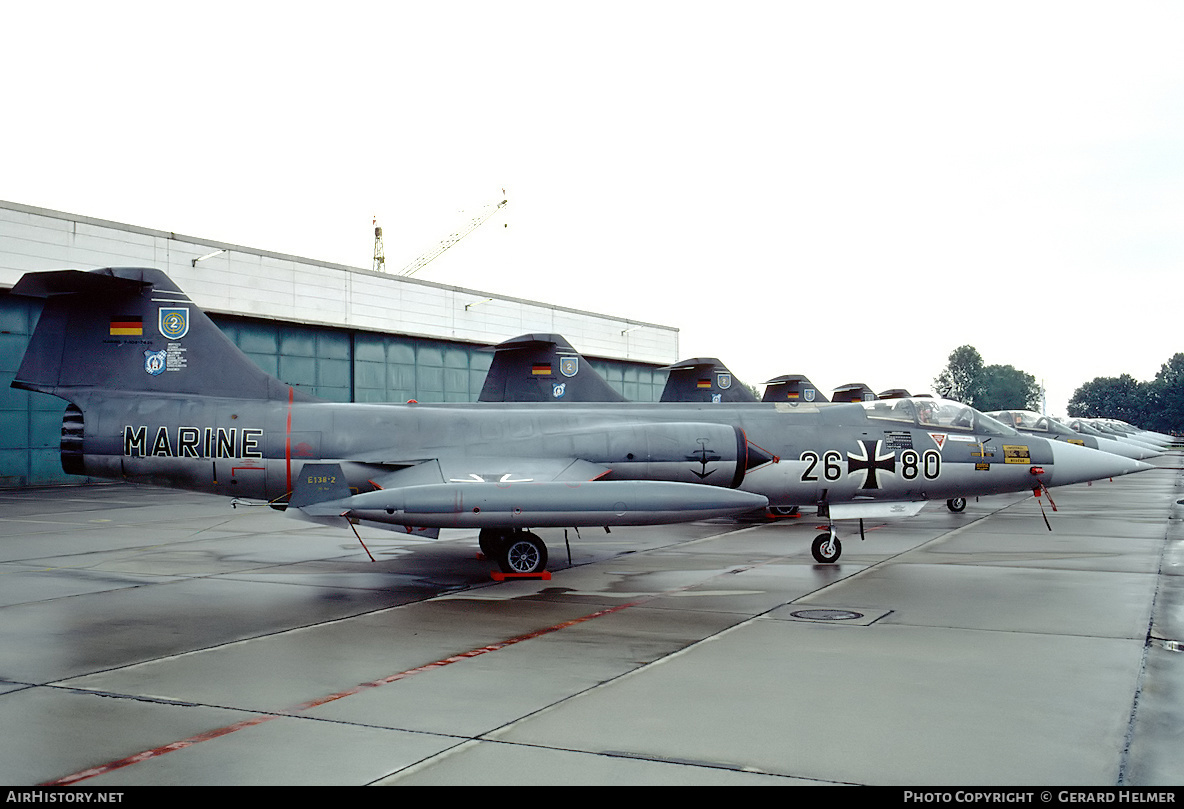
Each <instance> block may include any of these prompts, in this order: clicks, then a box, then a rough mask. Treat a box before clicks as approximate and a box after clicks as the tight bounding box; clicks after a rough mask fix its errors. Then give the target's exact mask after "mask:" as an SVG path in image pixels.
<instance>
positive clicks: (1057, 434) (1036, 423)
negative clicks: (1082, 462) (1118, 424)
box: [987, 410, 1163, 461]
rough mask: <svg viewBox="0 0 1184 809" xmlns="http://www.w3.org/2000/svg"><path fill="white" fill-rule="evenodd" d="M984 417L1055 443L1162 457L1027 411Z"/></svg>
mask: <svg viewBox="0 0 1184 809" xmlns="http://www.w3.org/2000/svg"><path fill="white" fill-rule="evenodd" d="M987 415H988V416H992V417H993V418H997V419H999V421H1001V422H1003V423H1004V424H1009V425H1011V426H1012V427H1015V428H1016V429H1017V430H1019V431H1020V432H1021V433H1025V434H1029V435H1039V436H1042V437H1043V436H1047V437H1048V438H1053V439H1056V440H1057V441H1068V442H1069V443H1070V444H1079V445H1081V446H1083V447H1090V448H1092V449H1100V450H1102V451H1103V452H1112V453H1114V454H1115V455H1121V456H1123V457H1124V458H1135V459H1136V460H1140V461H1141V460H1146V459H1147V458H1154V457H1155V456H1157V455H1162V454H1163V453H1160V452H1153V451H1152V450H1149V449H1145V448H1142V447H1138V446H1136V445H1134V444H1129V443H1125V442H1122V441H1115V440H1114V439H1112V438H1108V437H1106V436H1104V435H1102V434H1100V433H1099V434H1098V435H1087V434H1086V433H1080V432H1077V431H1076V430H1073V429H1071V428H1070V427H1069V426H1068V425H1066V424H1062V423H1061V422H1059V421H1057V420H1056V419H1054V418H1051V417H1049V416H1042V415H1040V414H1039V413H1033V412H1031V411H1028V410H995V411H992V412H990V413H988V414H987Z"/></svg>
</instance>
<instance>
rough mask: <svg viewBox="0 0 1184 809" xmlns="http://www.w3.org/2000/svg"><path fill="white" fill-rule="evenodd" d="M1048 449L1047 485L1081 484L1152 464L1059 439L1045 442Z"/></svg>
mask: <svg viewBox="0 0 1184 809" xmlns="http://www.w3.org/2000/svg"><path fill="white" fill-rule="evenodd" d="M1049 444H1050V446H1051V448H1052V475H1051V478H1052V480H1051V482H1050V485H1052V486H1067V485H1068V484H1070V483H1084V482H1086V481H1088V480H1104V479H1106V478H1113V477H1118V476H1119V475H1129V474H1131V473H1132V472H1143V471H1145V470H1147V469H1154V468H1155V467H1154V466H1152V465H1151V464H1149V463H1143V462H1142V461H1138V460H1135V459H1134V458H1124V457H1122V456H1121V455H1115V454H1113V453H1110V452H1103V451H1102V450H1099V449H1090V448H1089V447H1082V446H1078V445H1077V444H1067V443H1064V442H1062V441H1051V442H1049Z"/></svg>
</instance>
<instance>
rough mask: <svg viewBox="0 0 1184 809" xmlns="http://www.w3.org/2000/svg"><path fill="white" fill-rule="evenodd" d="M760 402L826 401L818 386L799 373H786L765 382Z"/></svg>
mask: <svg viewBox="0 0 1184 809" xmlns="http://www.w3.org/2000/svg"><path fill="white" fill-rule="evenodd" d="M761 401H762V402H807V403H814V402H828V401H830V400H829V399H827V398H826V397H825V396H823V395H822V393H821V392H820V391H819V390H818V387H817V386H816V385H815V384H814V383H813V382H811V381H810V380H809V379H807V378H806V377H804V376H802V375H801V374H786V375H784V376H779V377H776V378H775V379H770V380H769V381H768V382H766V383H765V395H764V397H763V398H762V399H761Z"/></svg>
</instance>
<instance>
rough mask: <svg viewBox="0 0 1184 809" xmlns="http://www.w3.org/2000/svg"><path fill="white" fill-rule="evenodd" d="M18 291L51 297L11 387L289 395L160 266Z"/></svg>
mask: <svg viewBox="0 0 1184 809" xmlns="http://www.w3.org/2000/svg"><path fill="white" fill-rule="evenodd" d="M12 292H13V294H17V295H27V296H31V297H39V298H45V299H46V303H45V308H44V309H43V311H42V313H41V319H40V320H39V321H38V323H37V328H36V329H35V330H34V332H33V337H32V338H31V340H30V341H29V347H28V349H27V350H26V351H25V356H24V359H23V360H22V361H21V367H20V370H18V371H17V374H16V378H15V379H14V381H13V383H12V385H13V387H16V388H23V389H25V390H33V391H39V392H41V393H51V394H54V395H56V396H60V397H61V398H63V399H71V398H72V394H75V393H81V392H85V391H88V390H113V391H125V392H144V393H179V394H193V395H205V396H233V397H239V398H255V399H278V400H284V401H286V400H287V399H288V397H289V395H290V393H289V392H290V390H291V389H290V388H289V386H288V385H285V384H284V383H283V382H280V381H279V380H278V379H275V378H273V377H271V376H269V375H268V374H267V373H265V372H264V371H263V370H262V369H261V368H259V367H258V366H257V365H255V363H253V362H252V361H251V359H250V358H249V357H247V356H246V355H245V354H243V353H242V352H241V351H240V350H239V349H238V347H237V346H235V345H234V343H232V342H231V341H230V339H229V338H227V337H226V335H225V334H223V333H222V332H221V331H220V330H219V329H218V327H217V326H215V325H214V323H213V321H211V320H210V319H209V318H208V317H207V316H206V314H205V313H204V312H202V311H201V309H199V308H198V307H197V306H196V305H195V304H194V303H193V302H192V301H191V300H189V298H188V297H187V296H186V295H185V293H184V292H182V291H181V290H180V289H179V288H178V287H177V286H176V285H175V284H174V283H173V282H172V281H171V280H170V279H169V277H168V276H167V275H165V274H164V273H163V272H161V271H160V270H155V269H139V268H125V267H117V268H108V269H103V270H93V271H89V272H84V271H81V270H60V271H55V272H37V273H26V274H25V275H24V276H22V277H21V279H20V280H19V281H17V283H16V285H15V286H14V287H13V289H12ZM298 395H299V397H300V398H302V399H307V398H309V397H307V396H305V395H300V394H298Z"/></svg>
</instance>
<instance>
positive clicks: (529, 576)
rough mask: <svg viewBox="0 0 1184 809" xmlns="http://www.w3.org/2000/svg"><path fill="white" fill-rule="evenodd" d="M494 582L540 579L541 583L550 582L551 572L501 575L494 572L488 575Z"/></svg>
mask: <svg viewBox="0 0 1184 809" xmlns="http://www.w3.org/2000/svg"><path fill="white" fill-rule="evenodd" d="M489 576H490V578H492V579H493V580H494V581H505V580H506V579H541V580H542V581H551V571H549V570H544V571H542V572H541V573H502V572H501V571H500V570H495V571H493V572H492V573H490V574H489Z"/></svg>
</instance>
